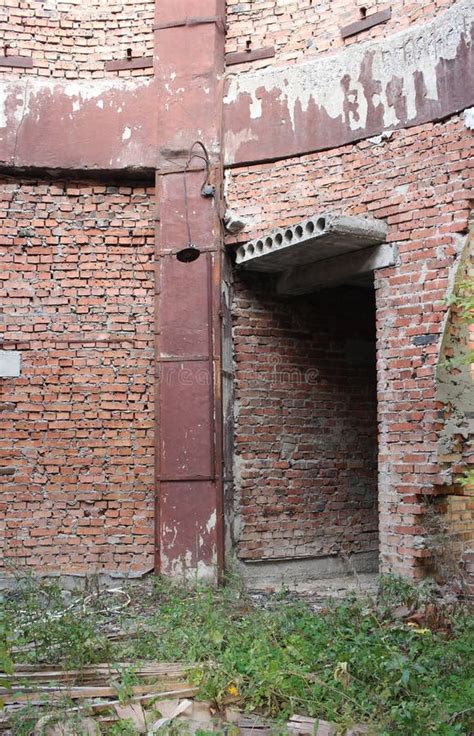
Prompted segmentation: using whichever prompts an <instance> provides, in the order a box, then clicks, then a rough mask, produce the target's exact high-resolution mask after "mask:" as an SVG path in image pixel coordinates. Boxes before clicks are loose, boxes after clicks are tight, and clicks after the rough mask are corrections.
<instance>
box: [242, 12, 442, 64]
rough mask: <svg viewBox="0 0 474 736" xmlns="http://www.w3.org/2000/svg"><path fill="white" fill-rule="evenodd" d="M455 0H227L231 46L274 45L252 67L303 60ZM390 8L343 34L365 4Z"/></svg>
mask: <svg viewBox="0 0 474 736" xmlns="http://www.w3.org/2000/svg"><path fill="white" fill-rule="evenodd" d="M454 2H455V0H417V1H415V2H414V0H393V2H390V3H387V2H383V0H382V1H381V0H357V2H354V0H302V1H301V2H297V0H228V2H227V21H228V26H229V29H228V33H227V51H228V52H232V51H245V49H246V44H247V41H249V40H250V42H251V48H252V49H258V48H262V47H264V46H274V47H275V52H276V53H275V58H274V59H266V60H264V61H259V62H254V64H252V67H255V65H256V66H259V67H262V66H268V65H269V64H282V63H287V62H288V61H293V60H295V59H297V60H300V61H302V60H305V59H309V58H313V57H314V56H316V55H317V54H321V53H323V52H327V51H335V50H337V49H339V48H343V47H344V46H347V45H349V44H352V43H357V42H361V41H367V40H372V39H379V38H383V37H385V36H389V35H391V34H393V33H394V32H396V31H400V30H403V29H405V28H407V27H408V26H410V25H411V24H413V23H418V22H420V21H426V20H429V19H430V18H431V17H433V16H434V15H435V14H436V13H438V12H439V11H441V10H443V9H444V8H447V7H449V6H450V5H454ZM389 7H390V8H391V9H392V17H391V19H390V20H389V21H388V22H387V23H383V24H381V25H377V26H374V27H373V28H371V29H370V30H367V31H364V32H363V33H362V34H359V35H358V36H355V37H351V38H348V39H346V40H343V39H342V38H341V32H340V29H341V27H343V26H346V25H348V24H350V23H352V22H354V21H357V20H360V18H361V17H362V16H361V9H362V8H365V9H366V11H367V15H371V14H372V13H375V12H377V11H380V10H385V9H386V8H389Z"/></svg>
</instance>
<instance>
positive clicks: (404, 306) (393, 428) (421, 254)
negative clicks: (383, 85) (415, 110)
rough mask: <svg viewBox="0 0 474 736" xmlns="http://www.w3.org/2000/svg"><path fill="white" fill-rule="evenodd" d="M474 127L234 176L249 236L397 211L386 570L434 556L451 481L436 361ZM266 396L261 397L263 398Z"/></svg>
mask: <svg viewBox="0 0 474 736" xmlns="http://www.w3.org/2000/svg"><path fill="white" fill-rule="evenodd" d="M472 153H473V135H472V133H469V132H467V131H466V129H465V127H464V122H463V118H462V117H455V118H453V119H451V120H450V121H448V122H446V123H438V124H434V125H433V124H429V125H424V126H420V127H417V128H413V129H411V130H407V131H400V132H396V133H394V134H393V137H392V138H391V140H390V141H386V142H384V143H382V144H377V143H376V142H371V141H369V140H367V141H363V142H362V143H359V144H357V145H356V146H347V147H344V148H340V149H335V150H332V151H330V152H327V153H321V154H315V155H311V156H304V157H301V158H300V159H292V160H287V161H285V162H282V163H281V164H273V165H264V166H258V167H254V168H252V169H250V168H243V169H239V170H235V171H234V172H232V174H229V175H228V181H227V194H228V201H229V204H230V206H231V207H232V208H233V209H235V210H237V212H238V213H239V215H241V216H242V217H243V218H244V219H247V220H248V221H249V225H248V227H247V229H246V230H245V231H244V232H243V233H242V234H241V236H240V238H241V240H244V239H247V238H251V237H255V236H257V235H259V234H261V233H263V232H265V229H266V228H268V229H271V228H273V227H276V226H278V225H280V224H281V225H283V224H285V223H287V222H288V223H290V222H296V221H297V220H299V219H303V218H304V217H305V216H308V215H313V214H314V213H315V212H317V211H325V210H330V211H332V212H341V213H343V212H345V213H347V214H354V215H355V214H362V215H372V216H374V217H380V218H386V219H387V221H388V224H389V235H388V240H389V242H393V243H397V244H398V246H399V252H400V263H399V265H398V266H397V267H393V268H390V269H386V270H383V271H380V272H378V274H377V277H376V290H377V336H378V346H377V347H378V386H379V395H378V402H379V408H378V412H379V416H378V420H379V452H380V455H379V473H380V475H379V494H380V501H381V508H380V511H381V515H380V530H381V554H382V563H383V566H384V568H385V569H387V568H388V567H389V566H391V567H392V569H395V570H400V571H403V572H406V573H409V574H417V572H418V567H419V564H418V563H419V561H420V560H422V559H423V558H424V557H426V556H427V554H428V553H427V551H426V550H425V549H424V536H423V528H422V525H421V523H420V519H421V516H420V514H421V513H422V512H423V506H422V504H421V501H422V497H423V495H424V494H430V493H437V492H438V490H440V491H441V488H442V485H441V484H442V483H443V478H442V477H441V476H440V468H439V465H438V463H437V451H438V430H439V428H440V424H439V420H438V415H437V405H436V401H435V371H436V365H437V361H438V355H439V349H440V341H441V336H442V332H443V327H444V320H445V316H446V305H445V303H444V301H443V300H444V299H445V297H446V296H447V294H448V292H449V277H450V274H451V273H452V270H453V267H454V264H455V259H456V256H457V254H459V251H460V250H461V247H462V244H463V243H464V240H465V235H461V233H465V232H466V229H467V223H468V217H469V213H470V208H471V202H470V197H471V196H472V195H471V191H470V186H472V165H473V164H472V161H473V160H474V159H473V158H472ZM264 402H265V399H264V398H263V397H262V405H263V404H264Z"/></svg>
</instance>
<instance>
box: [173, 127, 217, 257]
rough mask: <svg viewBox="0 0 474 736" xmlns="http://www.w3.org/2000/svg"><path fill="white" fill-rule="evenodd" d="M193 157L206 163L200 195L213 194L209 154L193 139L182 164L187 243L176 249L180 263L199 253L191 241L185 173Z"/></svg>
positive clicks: (196, 246) (197, 255) (204, 147)
mask: <svg viewBox="0 0 474 736" xmlns="http://www.w3.org/2000/svg"><path fill="white" fill-rule="evenodd" d="M196 147H199V148H201V151H202V152H201V153H200V152H198V151H196V150H195V149H196ZM194 158H199V159H201V161H204V163H205V165H206V178H205V179H204V182H203V184H202V186H201V196H202V197H213V196H214V194H215V188H214V187H213V186H212V184H210V183H209V174H210V161H209V154H208V152H207V149H206V146H205V145H204V143H202V141H194V143H193V145H192V146H191V148H190V149H189V153H188V158H187V160H186V164H185V166H184V171H183V188H184V216H185V219H186V230H187V233H188V242H187V245H186V246H185V247H184V248H181V250H178V252H177V253H176V258H177V260H178V261H180V263H192V262H193V261H195V260H197V259H198V258H199V256H200V255H201V251H200V248H199V246H198V245H196V244H195V243H193V242H192V239H191V227H190V224H189V203H188V187H187V182H186V174H187V173H188V170H189V166H190V164H191V161H192V160H193V159H194Z"/></svg>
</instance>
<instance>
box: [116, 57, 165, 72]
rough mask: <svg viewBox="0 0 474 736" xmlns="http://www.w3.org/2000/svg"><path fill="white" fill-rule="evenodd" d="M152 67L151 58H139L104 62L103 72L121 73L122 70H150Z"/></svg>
mask: <svg viewBox="0 0 474 736" xmlns="http://www.w3.org/2000/svg"><path fill="white" fill-rule="evenodd" d="M152 67H153V57H152V56H140V57H137V58H135V59H117V60H115V61H106V62H105V70H106V71H107V72H121V71H123V70H124V69H151V68H152Z"/></svg>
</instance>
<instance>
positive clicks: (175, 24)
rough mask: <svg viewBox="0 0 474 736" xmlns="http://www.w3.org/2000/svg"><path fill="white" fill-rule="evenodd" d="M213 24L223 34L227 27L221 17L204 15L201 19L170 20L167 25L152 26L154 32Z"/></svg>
mask: <svg viewBox="0 0 474 736" xmlns="http://www.w3.org/2000/svg"><path fill="white" fill-rule="evenodd" d="M211 23H215V24H216V26H217V27H218V29H219V30H220V31H221V32H222V33H225V32H226V29H227V26H226V23H225V20H224V18H223V17H222V15H207V16H206V15H204V16H201V17H189V18H182V19H181V20H171V21H169V22H168V23H158V25H156V26H153V30H154V31H164V30H167V29H168V28H183V27H184V26H205V25H209V24H211Z"/></svg>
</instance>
